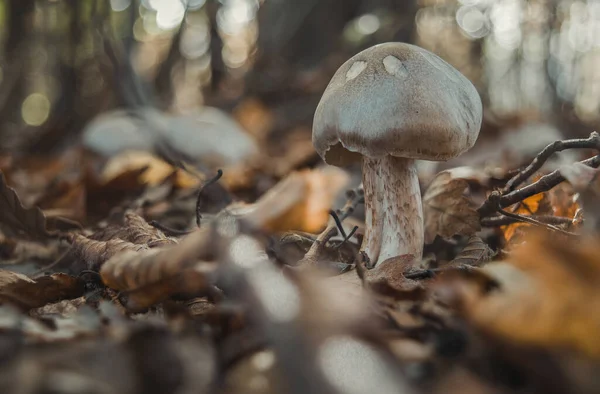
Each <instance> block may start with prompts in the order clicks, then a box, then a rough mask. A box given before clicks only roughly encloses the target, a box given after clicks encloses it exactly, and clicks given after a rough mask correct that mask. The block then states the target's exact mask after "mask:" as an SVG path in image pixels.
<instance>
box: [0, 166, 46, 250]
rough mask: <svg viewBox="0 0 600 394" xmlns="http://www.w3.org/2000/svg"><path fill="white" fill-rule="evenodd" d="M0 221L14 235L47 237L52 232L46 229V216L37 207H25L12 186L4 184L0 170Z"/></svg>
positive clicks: (41, 238)
mask: <svg viewBox="0 0 600 394" xmlns="http://www.w3.org/2000/svg"><path fill="white" fill-rule="evenodd" d="M0 223H2V224H4V225H6V226H7V227H8V228H9V229H10V230H12V231H14V232H15V235H22V234H24V235H27V236H29V237H31V238H35V239H40V240H44V239H48V238H49V237H51V236H53V235H54V234H53V233H52V232H50V231H48V230H47V229H46V217H45V216H44V213H43V212H42V210H41V209H39V208H38V207H31V208H25V207H24V206H23V204H21V201H20V200H19V196H18V195H17V193H16V192H15V191H14V189H13V188H11V187H9V186H8V185H7V184H6V179H5V178H4V174H3V173H2V172H0Z"/></svg>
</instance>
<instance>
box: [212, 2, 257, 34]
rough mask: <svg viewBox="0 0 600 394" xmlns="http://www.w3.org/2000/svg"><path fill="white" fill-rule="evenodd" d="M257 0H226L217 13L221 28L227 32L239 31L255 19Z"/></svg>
mask: <svg viewBox="0 0 600 394" xmlns="http://www.w3.org/2000/svg"><path fill="white" fill-rule="evenodd" d="M258 6H259V5H258V2H257V1H256V0H226V1H224V2H223V5H222V6H221V8H220V9H219V11H218V13H217V23H218V24H219V29H221V31H222V32H223V33H225V34H229V35H234V34H237V33H239V32H240V31H241V30H242V29H243V28H244V27H246V25H248V23H250V22H251V21H252V20H254V18H255V16H256V12H257V11H258Z"/></svg>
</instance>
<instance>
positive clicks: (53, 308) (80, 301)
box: [29, 296, 86, 318]
mask: <svg viewBox="0 0 600 394" xmlns="http://www.w3.org/2000/svg"><path fill="white" fill-rule="evenodd" d="M85 301H86V300H85V297H83V296H82V297H79V298H75V299H71V300H62V301H58V302H55V303H50V304H46V305H44V306H41V307H39V308H34V309H32V310H30V311H29V316H31V317H37V318H40V317H44V316H48V315H59V316H61V317H67V316H69V315H71V314H73V313H75V312H76V311H77V309H78V308H79V307H80V306H83V305H85Z"/></svg>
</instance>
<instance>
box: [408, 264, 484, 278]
mask: <svg viewBox="0 0 600 394" xmlns="http://www.w3.org/2000/svg"><path fill="white" fill-rule="evenodd" d="M475 268H476V267H472V266H469V265H465V264H461V265H449V266H445V267H440V268H430V269H424V270H416V271H410V272H405V273H404V274H403V275H404V277H405V278H406V279H412V280H420V279H429V278H433V277H434V276H436V275H438V274H441V273H443V272H447V271H463V272H472V271H473V269H475Z"/></svg>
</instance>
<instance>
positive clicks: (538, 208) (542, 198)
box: [500, 193, 549, 241]
mask: <svg viewBox="0 0 600 394" xmlns="http://www.w3.org/2000/svg"><path fill="white" fill-rule="evenodd" d="M548 208H549V200H548V193H539V194H534V195H533V196H530V197H527V198H526V199H525V200H523V201H521V202H519V203H517V204H515V205H513V206H511V207H509V208H508V209H507V211H509V212H513V213H516V214H519V215H525V216H528V215H533V214H536V213H537V214H541V213H546V212H547V211H548ZM529 226H531V224H530V223H524V222H517V223H512V224H509V225H508V226H501V227H500V229H501V230H502V232H503V233H504V239H506V241H510V240H511V239H512V238H513V237H514V236H515V234H517V230H518V229H519V228H523V227H529Z"/></svg>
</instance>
